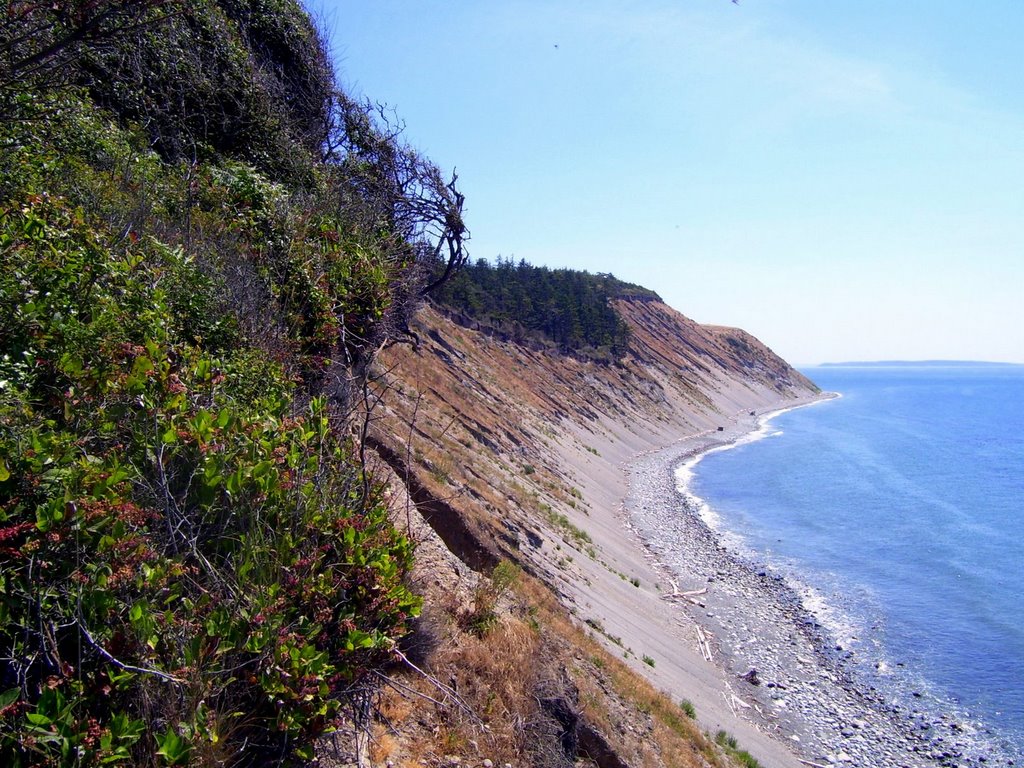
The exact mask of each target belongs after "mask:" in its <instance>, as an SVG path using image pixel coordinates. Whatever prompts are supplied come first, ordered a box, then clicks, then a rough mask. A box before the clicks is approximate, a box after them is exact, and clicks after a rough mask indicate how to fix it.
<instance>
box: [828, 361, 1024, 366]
mask: <svg viewBox="0 0 1024 768" xmlns="http://www.w3.org/2000/svg"><path fill="white" fill-rule="evenodd" d="M1021 365H1024V364H1022V363H998V362H991V361H985V360H872V361H862V362H853V361H850V362H843V363H821V364H820V365H819V366H818V367H820V368H980V367H990V368H1007V367H1010V368H1013V367H1020V366H1021Z"/></svg>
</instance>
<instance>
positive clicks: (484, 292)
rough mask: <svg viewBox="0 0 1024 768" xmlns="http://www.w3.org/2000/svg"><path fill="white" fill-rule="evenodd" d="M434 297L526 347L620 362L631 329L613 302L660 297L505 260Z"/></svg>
mask: <svg viewBox="0 0 1024 768" xmlns="http://www.w3.org/2000/svg"><path fill="white" fill-rule="evenodd" d="M432 298H433V299H434V300H435V301H436V302H437V303H438V304H439V305H441V306H442V307H444V308H446V309H447V310H449V311H450V312H452V313H454V314H455V315H456V316H457V317H459V316H461V317H462V318H463V319H464V320H465V319H469V320H472V321H473V322H474V323H475V324H477V325H478V326H479V327H483V328H486V329H488V330H492V331H497V332H500V333H504V334H507V335H508V336H509V337H510V338H512V339H514V340H516V341H518V342H521V343H522V342H527V343H534V344H539V345H541V346H545V347H547V346H553V347H557V348H558V349H560V350H562V351H564V352H574V353H577V354H580V355H582V356H584V357H590V358H612V357H615V358H617V357H620V356H621V355H622V354H623V353H624V352H625V349H626V344H627V342H628V341H629V327H628V326H627V325H626V323H625V321H623V319H622V318H621V317H620V316H619V314H618V313H617V312H616V311H615V309H614V308H613V307H612V306H611V304H610V303H609V302H610V300H611V299H619V298H640V299H657V298H658V296H657V294H655V293H654V292H653V291H648V290H647V289H645V288H641V287H639V286H636V285H631V284H629V283H624V282H622V281H621V280H617V279H615V278H614V277H613V276H611V275H601V274H598V275H593V274H590V273H589V272H582V271H578V270H572V269H549V268H548V267H535V266H533V265H531V264H528V263H527V262H525V261H520V262H518V263H515V262H513V261H511V260H504V259H501V258H499V259H498V260H497V262H496V263H494V264H491V263H489V262H487V261H485V260H483V259H479V260H477V261H476V262H475V263H473V264H467V265H466V266H465V267H463V269H462V270H461V271H460V272H459V273H458V274H457V275H455V276H454V277H453V279H451V280H450V281H448V283H447V284H446V285H444V286H442V287H441V288H440V290H438V291H437V292H436V293H435V294H434V295H433V297H432Z"/></svg>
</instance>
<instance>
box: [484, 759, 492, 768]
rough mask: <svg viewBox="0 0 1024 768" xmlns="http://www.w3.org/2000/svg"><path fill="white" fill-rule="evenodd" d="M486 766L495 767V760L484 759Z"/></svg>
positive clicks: (486, 767) (488, 767)
mask: <svg viewBox="0 0 1024 768" xmlns="http://www.w3.org/2000/svg"><path fill="white" fill-rule="evenodd" d="M484 768H494V761H493V760H490V759H489V758H488V759H485V760H484Z"/></svg>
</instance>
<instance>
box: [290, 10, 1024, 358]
mask: <svg viewBox="0 0 1024 768" xmlns="http://www.w3.org/2000/svg"><path fill="white" fill-rule="evenodd" d="M306 5H307V7H308V8H309V9H310V10H311V11H312V12H313V14H314V16H316V17H317V18H318V19H319V21H320V23H321V25H322V27H323V28H324V29H325V31H326V33H327V36H328V38H329V43H330V46H331V50H332V55H333V56H334V60H335V64H336V68H337V73H338V75H339V79H340V81H341V83H342V85H343V86H344V87H345V88H346V89H347V90H348V91H349V92H350V93H352V94H354V95H361V96H366V97H369V98H371V99H373V100H374V101H377V102H382V103H385V104H387V105H388V107H389V108H391V109H393V110H394V112H395V114H397V115H398V116H399V117H400V118H401V120H402V121H403V122H404V124H405V134H404V135H405V139H406V141H407V142H408V143H409V144H411V145H412V146H414V147H415V148H416V149H418V150H420V151H422V153H423V154H425V155H426V156H428V157H430V158H431V159H432V160H433V161H434V162H435V163H436V164H437V165H438V166H439V167H441V168H442V169H443V170H445V171H447V172H450V171H451V170H452V169H455V170H457V172H458V175H459V185H460V187H461V189H462V191H463V192H464V193H465V195H466V209H465V215H466V220H467V224H468V226H469V228H470V231H471V234H472V239H471V240H470V243H469V246H470V251H471V256H472V258H474V259H476V258H481V257H482V258H486V259H489V260H493V259H495V258H496V257H498V256H499V255H500V256H503V257H506V258H513V259H515V260H517V261H518V260H519V259H525V260H526V261H528V262H530V263H532V264H538V265H539V264H543V265H548V266H551V267H571V268H575V269H586V270H588V271H590V272H610V273H612V274H614V275H615V276H616V277H618V278H620V279H622V280H625V281H627V282H632V283H639V284H641V285H643V286H645V287H648V288H652V289H654V290H656V291H657V292H658V293H659V294H660V295H661V297H662V298H663V299H664V300H665V301H666V302H667V303H668V304H670V305H671V306H673V307H675V308H676V309H678V310H679V311H681V312H683V313H684V314H685V315H687V316H689V317H692V318H693V319H695V320H697V321H699V322H703V323H713V324H718V325H730V326H738V327H741V328H744V329H745V330H747V331H749V332H751V333H753V334H754V335H755V336H757V337H758V338H760V339H761V340H762V341H764V342H765V343H766V344H768V345H769V346H770V347H772V348H773V349H774V350H775V351H776V352H777V353H779V354H780V355H782V356H783V357H784V358H786V359H787V360H789V361H790V362H792V363H795V364H798V365H811V364H816V363H820V362H835V361H846V360H880V359H910V360H921V359H960V360H963V359H970V360H992V361H1005V362H1019V363H1024V88H1022V87H1021V83H1022V82H1024V52H1022V49H1021V43H1020V41H1021V40H1024V2H1020V0H986V1H985V2H975V1H974V0H898V1H897V2H894V1H893V0H740V2H739V3H733V2H730V0H674V1H672V2H669V1H668V0H645V1H644V2H639V1H635V2H632V1H630V0H547V1H543V2H542V1H541V0H509V1H507V2H506V1H501V0H477V1H476V2H471V1H470V0H375V2H372V3H367V2H365V1H364V2H360V3H356V2H351V1H350V0H307V2H306Z"/></svg>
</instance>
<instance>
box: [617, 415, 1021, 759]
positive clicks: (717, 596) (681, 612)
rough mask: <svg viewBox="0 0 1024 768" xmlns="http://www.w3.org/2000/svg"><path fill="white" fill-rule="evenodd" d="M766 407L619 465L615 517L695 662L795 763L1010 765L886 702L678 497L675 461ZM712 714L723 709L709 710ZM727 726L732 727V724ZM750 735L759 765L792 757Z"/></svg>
mask: <svg viewBox="0 0 1024 768" xmlns="http://www.w3.org/2000/svg"><path fill="white" fill-rule="evenodd" d="M767 415H768V414H765V413H762V414H756V415H749V414H745V415H743V416H737V417H736V418H735V419H734V420H733V421H732V423H731V424H730V425H729V426H728V427H726V428H725V429H724V430H723V431H717V430H715V431H708V432H705V433H702V434H700V435H696V436H693V437H691V438H687V439H684V440H682V441H680V442H678V443H676V444H674V445H672V446H671V447H669V448H665V449H662V450H659V451H655V452H651V453H648V454H646V455H642V456H640V457H638V458H636V459H635V460H633V461H631V462H629V463H628V465H627V467H626V473H627V476H628V481H629V482H628V491H627V493H626V497H625V500H624V504H623V513H622V515H623V519H622V522H623V524H624V525H626V526H628V527H629V528H631V529H632V531H633V532H634V533H635V534H636V535H637V536H638V537H639V539H640V540H641V541H642V542H643V546H644V547H645V549H646V550H647V552H648V554H649V557H650V558H651V559H652V560H653V562H652V563H651V565H653V567H655V568H656V569H658V570H659V571H660V572H661V574H662V580H661V581H660V582H659V586H660V592H661V595H660V597H659V599H660V600H661V602H662V603H663V604H664V606H665V608H664V610H665V611H666V612H667V613H671V614H674V615H677V616H679V617H680V618H679V619H677V621H676V623H677V625H679V624H685V623H686V622H687V621H688V622H690V624H691V625H692V627H693V632H694V634H696V635H697V645H698V649H699V650H700V651H701V658H700V659H699V660H698V661H697V663H698V664H699V663H708V661H709V660H710V664H713V665H714V666H716V667H717V668H718V670H719V672H720V675H721V676H720V677H719V679H718V680H717V682H716V685H717V686H719V688H718V693H719V694H720V698H721V699H722V700H723V701H724V702H725V704H726V707H727V709H728V712H729V714H731V715H732V716H733V718H735V719H736V720H742V721H745V722H746V723H748V724H750V725H751V726H753V728H754V729H755V730H756V731H757V733H758V734H765V735H770V736H771V737H772V740H773V741H775V742H776V743H779V744H784V745H786V747H787V748H788V749H789V750H791V751H792V753H793V754H794V755H795V758H796V759H795V761H793V762H795V763H796V764H800V765H834V764H849V765H858V766H877V767H878V768H896V767H897V766H929V765H930V766H934V765H942V766H972V765H982V764H984V765H1012V762H1008V761H1007V760H1006V759H1005V758H1004V757H1000V756H999V755H998V754H996V753H995V751H994V749H993V748H992V747H990V746H986V745H984V743H983V742H982V740H981V739H980V738H979V737H980V734H975V733H973V732H972V726H971V725H970V724H969V723H965V722H959V721H957V720H956V719H954V718H953V717H950V716H943V715H936V714H929V713H925V712H923V711H919V710H916V709H914V708H913V707H912V706H910V705H904V704H901V703H897V702H893V701H889V700H887V699H886V698H885V697H884V696H883V695H882V694H881V693H879V692H877V691H874V690H872V689H870V688H868V687H867V686H864V685H863V684H859V683H858V681H856V680H855V679H854V678H853V676H852V672H851V665H850V664H848V663H846V662H847V661H848V659H849V651H847V650H845V649H844V648H843V647H842V645H841V644H838V641H837V639H836V638H833V637H830V636H829V635H828V633H827V631H826V630H825V628H824V627H822V626H821V625H820V624H819V622H818V620H817V618H816V617H815V616H814V615H813V614H812V613H811V612H810V611H809V610H807V608H806V607H805V606H804V604H803V602H802V601H801V598H800V596H799V595H798V594H797V592H796V591H795V590H794V589H793V588H792V587H791V586H790V585H789V584H787V583H786V581H785V580H784V579H783V578H782V576H780V575H778V574H774V573H772V572H770V571H768V570H765V569H764V568H762V567H760V566H759V565H758V564H756V563H754V562H750V561H749V560H747V559H745V557H744V556H742V555H740V554H739V553H737V552H735V551H732V550H731V549H729V548H728V547H726V546H725V545H724V544H723V541H722V539H721V537H720V536H719V535H718V534H717V533H716V532H714V531H712V530H711V529H710V528H709V527H708V526H707V525H706V524H705V522H704V521H703V520H702V519H701V516H700V514H699V511H698V510H697V509H694V508H691V507H692V505H690V504H687V503H686V502H685V501H684V499H683V497H682V496H681V495H680V494H679V492H678V491H677V487H676V486H677V480H676V476H675V469H676V468H677V467H679V466H680V465H681V464H682V463H683V462H684V461H686V460H688V459H690V458H692V457H694V456H696V455H697V454H699V453H701V452H704V451H708V450H710V449H713V448H717V447H720V446H723V445H726V444H729V443H732V442H734V441H736V440H737V439H739V438H741V437H742V436H744V435H746V434H748V433H750V432H751V431H753V430H756V429H758V428H759V426H760V424H761V423H762V420H763V419H764V418H765V417H766V416H767ZM698 628H699V629H698ZM629 639H630V640H635V641H636V642H638V643H642V639H641V638H629ZM702 698H705V699H707V698H708V697H707V696H706V695H705V696H703V697H702ZM711 698H713V696H712V697H711ZM713 719H718V720H728V716H727V715H725V714H724V713H721V712H718V711H716V712H715V715H714V716H713ZM723 727H725V726H723ZM726 730H730V731H731V732H735V731H736V730H737V729H736V728H735V723H734V724H733V727H732V728H731V729H730V728H728V727H726ZM740 741H741V745H742V743H743V738H742V737H740ZM756 741H757V746H755V747H751V749H750V751H751V752H752V754H754V756H755V757H757V758H758V759H759V760H760V761H761V762H762V764H764V765H766V766H772V765H776V764H778V765H784V764H791V763H790V762H789V761H788V760H786V758H785V757H784V756H779V755H777V754H772V755H765V754H763V753H759V752H758V751H757V748H758V747H761V748H762V749H764V746H763V745H764V742H763V741H762V740H761V739H760V738H758V739H756Z"/></svg>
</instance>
